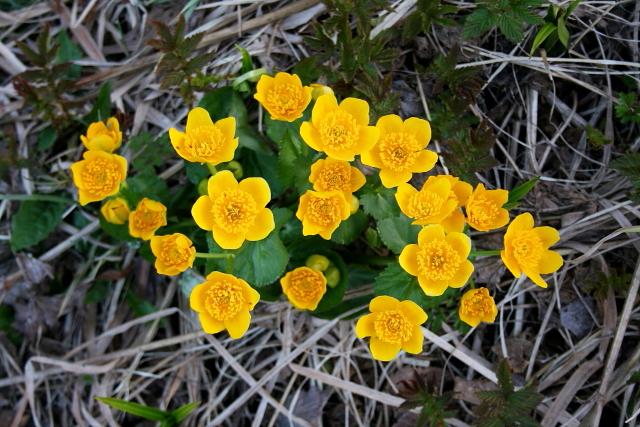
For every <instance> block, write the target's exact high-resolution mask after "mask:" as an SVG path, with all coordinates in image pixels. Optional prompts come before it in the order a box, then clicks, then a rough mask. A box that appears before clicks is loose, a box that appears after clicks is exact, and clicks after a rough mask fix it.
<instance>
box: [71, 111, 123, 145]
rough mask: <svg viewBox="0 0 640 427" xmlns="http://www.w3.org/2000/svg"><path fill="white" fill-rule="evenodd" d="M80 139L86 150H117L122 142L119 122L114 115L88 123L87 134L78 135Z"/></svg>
mask: <svg viewBox="0 0 640 427" xmlns="http://www.w3.org/2000/svg"><path fill="white" fill-rule="evenodd" d="M80 140H81V141H82V143H83V144H84V146H85V148H86V149H87V150H92V151H94V150H98V151H106V152H108V153H111V152H112V151H113V150H117V149H118V148H119V147H120V144H121V143H122V132H120V123H118V119H116V118H115V117H111V118H110V119H108V120H107V123H106V124H105V123H104V122H95V123H91V124H90V125H89V128H88V129H87V136H84V135H80Z"/></svg>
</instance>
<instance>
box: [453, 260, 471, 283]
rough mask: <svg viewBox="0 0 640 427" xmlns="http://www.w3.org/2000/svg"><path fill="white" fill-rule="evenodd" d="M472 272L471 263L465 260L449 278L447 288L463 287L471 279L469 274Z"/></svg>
mask: <svg viewBox="0 0 640 427" xmlns="http://www.w3.org/2000/svg"><path fill="white" fill-rule="evenodd" d="M473 270H474V268H473V264H472V263H471V261H469V260H467V259H465V260H464V261H462V263H461V264H460V267H458V271H456V274H455V275H454V276H453V277H452V278H451V281H450V282H449V286H450V287H452V288H461V287H463V286H464V285H465V284H466V283H467V282H468V281H469V277H471V273H473Z"/></svg>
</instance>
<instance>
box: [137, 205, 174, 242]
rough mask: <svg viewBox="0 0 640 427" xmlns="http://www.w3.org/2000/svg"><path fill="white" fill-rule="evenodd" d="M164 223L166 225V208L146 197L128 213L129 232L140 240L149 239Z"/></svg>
mask: <svg viewBox="0 0 640 427" xmlns="http://www.w3.org/2000/svg"><path fill="white" fill-rule="evenodd" d="M164 225H167V208H166V207H165V206H164V205H163V204H162V203H160V202H156V201H155V200H151V199H147V198H146V197H145V198H144V199H142V200H140V202H139V203H138V206H137V207H136V210H134V211H132V212H131V213H130V214H129V234H130V235H131V236H133V237H137V238H139V239H142V240H150V239H151V238H152V237H153V236H154V235H155V233H156V230H158V228H160V227H162V226H164Z"/></svg>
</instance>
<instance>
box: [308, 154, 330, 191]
mask: <svg viewBox="0 0 640 427" xmlns="http://www.w3.org/2000/svg"><path fill="white" fill-rule="evenodd" d="M327 160H328V159H327ZM324 164H325V160H324V159H319V160H318V161H316V162H315V163H314V164H312V165H311V174H310V175H309V182H310V183H312V184H315V182H316V180H317V179H318V177H319V176H320V172H321V171H322V169H323V168H324ZM313 189H314V190H316V191H323V190H322V189H319V188H316V186H315V185H314V186H313Z"/></svg>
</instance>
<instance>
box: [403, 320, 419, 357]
mask: <svg viewBox="0 0 640 427" xmlns="http://www.w3.org/2000/svg"><path fill="white" fill-rule="evenodd" d="M423 343H424V335H422V329H421V328H420V325H414V326H413V334H411V338H409V339H408V340H407V341H405V342H403V343H402V349H403V350H404V351H406V352H407V353H411V354H420V353H422V344H423Z"/></svg>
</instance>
